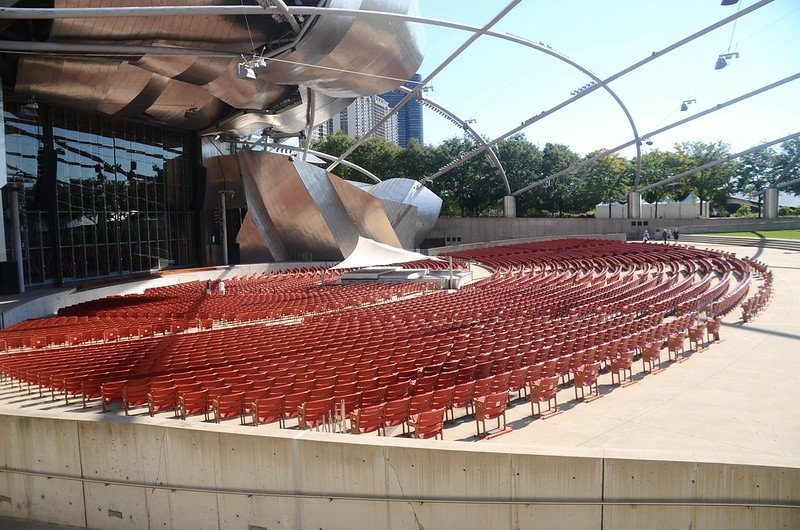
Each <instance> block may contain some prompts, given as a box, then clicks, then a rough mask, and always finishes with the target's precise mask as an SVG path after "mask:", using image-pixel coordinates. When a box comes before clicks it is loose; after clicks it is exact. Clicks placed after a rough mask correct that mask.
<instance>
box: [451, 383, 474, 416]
mask: <svg viewBox="0 0 800 530" xmlns="http://www.w3.org/2000/svg"><path fill="white" fill-rule="evenodd" d="M474 390H475V381H468V382H466V383H461V384H459V385H456V386H455V388H453V404H452V406H451V407H450V419H451V420H453V419H455V412H454V410H455V409H457V408H460V407H464V409H465V413H466V414H468V413H469V407H470V406H472V397H473V393H474Z"/></svg>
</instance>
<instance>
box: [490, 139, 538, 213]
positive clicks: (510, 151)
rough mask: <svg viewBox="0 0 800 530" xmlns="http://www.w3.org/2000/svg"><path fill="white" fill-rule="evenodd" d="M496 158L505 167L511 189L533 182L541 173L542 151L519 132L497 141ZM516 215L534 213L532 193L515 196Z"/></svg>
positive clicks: (514, 189) (517, 188)
mask: <svg viewBox="0 0 800 530" xmlns="http://www.w3.org/2000/svg"><path fill="white" fill-rule="evenodd" d="M495 152H496V153H497V158H498V160H500V163H501V164H502V165H503V169H505V172H506V177H507V178H508V182H509V185H510V186H511V191H512V192H514V191H517V190H519V189H521V188H524V187H525V186H527V185H528V184H530V183H532V182H535V181H536V180H538V179H539V178H540V177H541V174H542V151H541V150H540V149H539V146H537V145H536V144H534V143H531V142H530V141H528V139H527V138H526V137H525V135H524V134H522V133H519V134H515V135H514V136H512V137H510V138H508V139H506V140H503V141H502V142H499V143H498V144H497V146H496V151H495ZM517 215H518V216H519V217H529V216H531V215H535V208H534V203H533V193H532V192H528V193H523V194H521V195H519V196H517Z"/></svg>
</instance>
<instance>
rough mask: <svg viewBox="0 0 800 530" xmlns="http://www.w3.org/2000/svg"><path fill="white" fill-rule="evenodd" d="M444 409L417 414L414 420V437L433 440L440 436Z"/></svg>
mask: <svg viewBox="0 0 800 530" xmlns="http://www.w3.org/2000/svg"><path fill="white" fill-rule="evenodd" d="M443 423H444V409H433V410H428V411H425V412H421V413H419V414H418V415H417V416H416V417H415V418H414V437H415V438H433V437H435V436H438V435H440V434H442V424H443Z"/></svg>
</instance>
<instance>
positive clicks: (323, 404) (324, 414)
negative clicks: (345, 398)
mask: <svg viewBox="0 0 800 530" xmlns="http://www.w3.org/2000/svg"><path fill="white" fill-rule="evenodd" d="M333 410H334V401H333V397H327V398H323V399H317V400H314V401H306V402H305V403H303V404H301V405H299V406H298V407H297V425H298V427H300V429H310V428H312V427H317V426H319V425H322V424H324V423H325V422H326V421H328V419H329V418H330V417H331V416H332V415H333Z"/></svg>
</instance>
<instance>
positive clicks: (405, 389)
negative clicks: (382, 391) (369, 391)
mask: <svg viewBox="0 0 800 530" xmlns="http://www.w3.org/2000/svg"><path fill="white" fill-rule="evenodd" d="M411 386H412V385H411V381H410V380H407V381H398V382H396V383H394V384H392V385H389V386H388V387H387V388H386V401H394V400H395V399H400V398H404V397H406V396H407V395H409V393H410V392H411Z"/></svg>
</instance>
